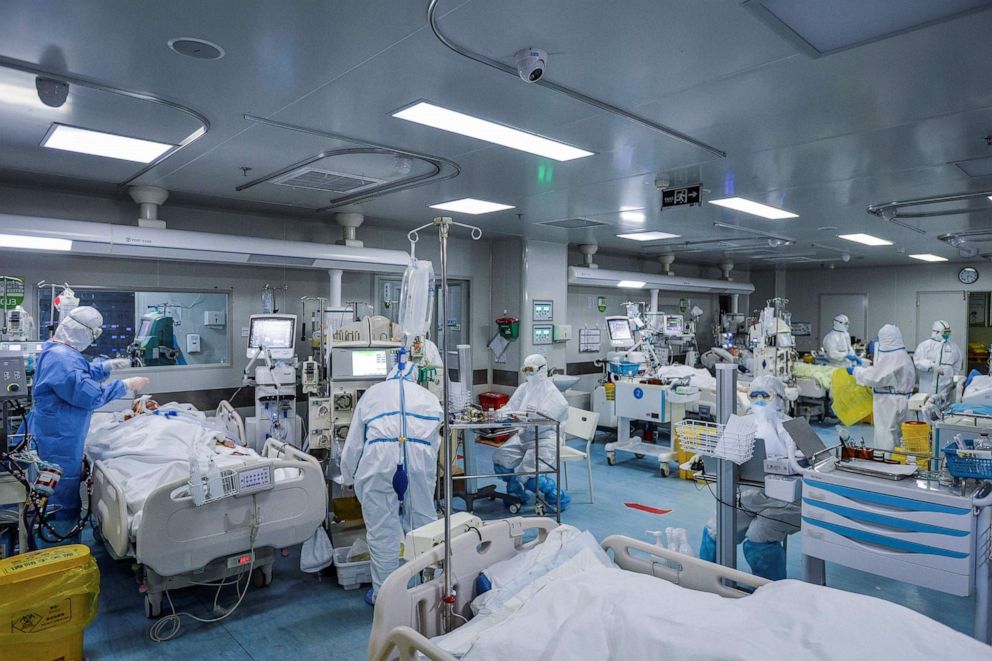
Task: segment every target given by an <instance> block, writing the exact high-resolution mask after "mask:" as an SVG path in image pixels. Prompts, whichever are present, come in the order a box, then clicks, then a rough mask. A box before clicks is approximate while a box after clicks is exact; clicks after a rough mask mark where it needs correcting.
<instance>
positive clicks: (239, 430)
mask: <svg viewBox="0 0 992 661" xmlns="http://www.w3.org/2000/svg"><path fill="white" fill-rule="evenodd" d="M214 415H216V416H217V419H218V420H221V421H223V422H224V426H225V427H226V428H227V430H228V431H229V432H231V433H232V434H234V435H235V436H236V437H237V439H238V441H239V444H240V445H246V444H247V443H248V435H247V434H246V433H245V421H244V419H243V418H242V417H241V414H240V413H238V412H237V411H236V410H235V409H234V407H233V406H231V403H230V402H229V401H227V400H226V399H225V400H222V401H221V403H220V404H218V405H217V410H216V411H214Z"/></svg>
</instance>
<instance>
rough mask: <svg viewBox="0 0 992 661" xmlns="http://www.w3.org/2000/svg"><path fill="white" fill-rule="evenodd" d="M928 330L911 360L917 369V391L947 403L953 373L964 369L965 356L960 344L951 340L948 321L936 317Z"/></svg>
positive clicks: (952, 389)
mask: <svg viewBox="0 0 992 661" xmlns="http://www.w3.org/2000/svg"><path fill="white" fill-rule="evenodd" d="M930 330H931V333H930V337H929V338H927V339H926V340H923V341H922V342H920V344H919V346H917V347H916V351H914V352H913V362H914V363H915V364H916V369H917V370H919V372H920V392H925V393H927V394H929V395H933V396H934V398H935V399H939V400H940V402H941V403H946V404H950V403H951V399H952V395H953V392H954V375H955V374H960V373H961V371H962V370H963V369H964V356H963V355H962V354H961V348H960V347H958V345H957V344H955V343H954V342H951V325H950V324H948V323H947V322H946V321H943V320H939V321H935V322H933V326H932V327H931V329H930Z"/></svg>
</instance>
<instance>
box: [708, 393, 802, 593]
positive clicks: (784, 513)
mask: <svg viewBox="0 0 992 661" xmlns="http://www.w3.org/2000/svg"><path fill="white" fill-rule="evenodd" d="M748 398H749V399H750V401H751V415H753V416H754V418H755V422H756V424H757V430H756V431H755V438H756V439H761V441H762V442H764V444H765V455H766V456H767V457H768V458H769V459H776V458H780V457H785V456H788V454H789V453H792V454H795V451H796V449H795V445H794V444H793V442H792V439H791V438H790V437H789V434H788V433H787V432H786V431H785V427H783V426H782V423H783V422H785V421H786V420H788V419H789V416H787V415H786V414H785V387H784V386H783V385H782V382H781V381H780V380H779V379H778V378H776V377H774V376H771V375H765V376H759V377H758V378H756V379H755V380H754V381H752V382H751V386H750V388H749V389H748ZM799 524H800V509H799V505H798V504H797V503H790V502H786V501H784V500H778V499H776V498H769V497H768V496H766V495H765V492H764V490H763V489H758V488H756V487H742V488H741V490H740V508H739V509H738V511H737V534H736V535H735V540H734V541H735V542H736V543H738V544H739V543H740V542H741V541H743V542H744V558H745V559H746V560H747V564H748V565H750V567H751V572H752V573H754V574H755V575H756V576H761V577H762V578H767V579H770V580H773V581H777V580H781V579H783V578H785V546H784V545H783V544H782V543H783V542H784V541H785V538H786V537H787V536H788V535H791V534H792V533H794V532H798V531H799ZM699 557H700V558H702V559H703V560H709V561H710V562H716V523H715V522H714V521H713V520H711V521H710V522H709V523H707V524H706V527H705V528H703V541H702V543H701V544H700V546H699Z"/></svg>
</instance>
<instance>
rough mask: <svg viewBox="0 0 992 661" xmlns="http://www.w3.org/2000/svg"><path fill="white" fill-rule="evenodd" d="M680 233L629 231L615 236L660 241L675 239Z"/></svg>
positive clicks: (633, 239)
mask: <svg viewBox="0 0 992 661" xmlns="http://www.w3.org/2000/svg"><path fill="white" fill-rule="evenodd" d="M680 236H682V235H681V234H669V233H668V232H630V233H628V234H617V238H620V239H630V240H631V241H661V240H662V239H677V238H679V237H680Z"/></svg>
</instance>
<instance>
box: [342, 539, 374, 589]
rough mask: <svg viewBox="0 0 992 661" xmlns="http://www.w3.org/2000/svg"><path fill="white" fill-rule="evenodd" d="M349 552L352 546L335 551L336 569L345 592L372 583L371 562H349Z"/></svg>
mask: <svg viewBox="0 0 992 661" xmlns="http://www.w3.org/2000/svg"><path fill="white" fill-rule="evenodd" d="M349 551H351V547H350V546H344V547H341V548H338V549H334V569H335V570H336V571H337V575H338V584H339V585H340V586H341V587H343V588H344V589H345V590H357V589H358V588H360V587H361V586H362V583H371V582H372V563H371V562H370V561H369V560H358V561H356V562H348V552H349Z"/></svg>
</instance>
